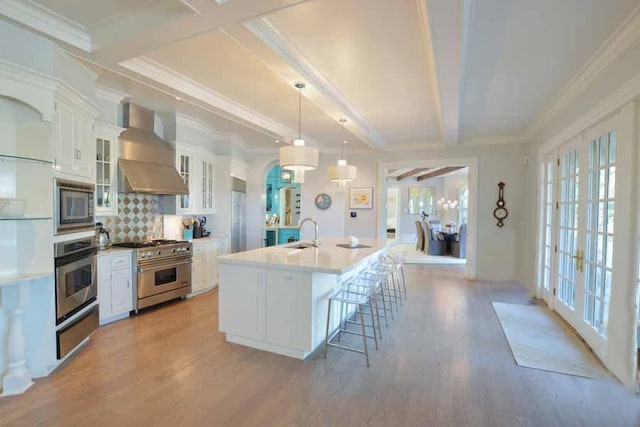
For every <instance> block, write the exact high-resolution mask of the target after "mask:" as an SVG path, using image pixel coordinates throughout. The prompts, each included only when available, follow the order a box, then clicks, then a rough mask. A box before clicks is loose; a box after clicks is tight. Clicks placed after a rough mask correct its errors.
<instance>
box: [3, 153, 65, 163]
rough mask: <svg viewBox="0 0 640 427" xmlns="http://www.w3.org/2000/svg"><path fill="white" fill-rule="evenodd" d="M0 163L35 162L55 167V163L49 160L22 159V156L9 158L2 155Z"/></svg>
mask: <svg viewBox="0 0 640 427" xmlns="http://www.w3.org/2000/svg"><path fill="white" fill-rule="evenodd" d="M0 161H13V162H35V163H42V164H44V165H51V166H52V165H53V162H51V161H49V160H42V159H34V158H31V157H22V156H8V155H6V154H0Z"/></svg>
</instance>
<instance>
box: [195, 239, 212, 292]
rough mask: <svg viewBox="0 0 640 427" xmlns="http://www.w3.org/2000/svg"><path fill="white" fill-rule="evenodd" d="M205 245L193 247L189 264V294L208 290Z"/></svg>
mask: <svg viewBox="0 0 640 427" xmlns="http://www.w3.org/2000/svg"><path fill="white" fill-rule="evenodd" d="M206 254H207V245H200V244H197V245H193V259H192V264H191V293H192V294H196V293H199V292H201V291H204V290H205V289H207V288H208V283H207V259H206Z"/></svg>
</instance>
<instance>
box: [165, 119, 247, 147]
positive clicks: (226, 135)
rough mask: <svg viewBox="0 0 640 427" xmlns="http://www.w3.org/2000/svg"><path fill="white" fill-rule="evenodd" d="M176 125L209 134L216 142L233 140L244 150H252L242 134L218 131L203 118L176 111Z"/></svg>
mask: <svg viewBox="0 0 640 427" xmlns="http://www.w3.org/2000/svg"><path fill="white" fill-rule="evenodd" d="M175 114H176V125H180V126H186V127H189V128H191V129H194V130H196V131H198V132H200V133H203V134H205V135H207V136H209V137H210V138H211V139H212V140H213V141H214V142H216V141H225V142H226V141H231V142H232V143H234V144H236V145H237V146H238V147H240V148H241V149H242V150H243V151H250V150H251V148H250V147H249V146H248V144H247V143H246V142H245V141H244V139H242V137H241V136H240V135H238V134H237V133H235V132H217V131H216V130H215V129H214V128H213V126H211V125H209V124H208V123H206V122H205V121H203V120H200V119H196V118H194V117H191V116H188V115H186V114H183V113H178V112H176V113H175Z"/></svg>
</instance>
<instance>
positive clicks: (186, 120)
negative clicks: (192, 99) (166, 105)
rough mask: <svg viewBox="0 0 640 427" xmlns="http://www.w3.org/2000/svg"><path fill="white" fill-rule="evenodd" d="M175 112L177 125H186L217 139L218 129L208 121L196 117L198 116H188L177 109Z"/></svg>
mask: <svg viewBox="0 0 640 427" xmlns="http://www.w3.org/2000/svg"><path fill="white" fill-rule="evenodd" d="M175 114H176V126H177V125H180V126H186V127H188V128H191V129H194V130H197V131H199V132H200V133H203V134H205V135H207V136H209V137H211V138H212V139H215V137H216V131H215V129H214V128H213V127H212V126H210V125H209V124H208V123H206V122H204V121H202V120H200V119H196V118H193V117H191V116H188V115H186V114H183V113H179V112H177V111H176V113H175Z"/></svg>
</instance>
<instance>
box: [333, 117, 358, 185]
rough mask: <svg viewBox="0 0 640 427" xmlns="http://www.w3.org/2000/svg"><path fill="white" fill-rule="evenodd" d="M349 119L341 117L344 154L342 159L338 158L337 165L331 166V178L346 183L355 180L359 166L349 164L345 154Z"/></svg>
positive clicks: (339, 182)
mask: <svg viewBox="0 0 640 427" xmlns="http://www.w3.org/2000/svg"><path fill="white" fill-rule="evenodd" d="M346 121H347V119H340V123H341V124H342V136H343V142H342V155H341V156H340V157H341V159H340V160H338V164H337V165H333V166H329V170H328V173H329V179H330V180H331V181H333V182H337V183H338V184H345V183H347V182H350V181H355V179H356V174H357V168H356V167H355V166H353V165H349V164H347V161H346V160H345V156H344V146H345V145H346V144H347V141H346V140H345V139H344V124H345V123H346Z"/></svg>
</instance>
